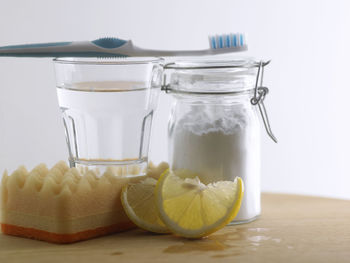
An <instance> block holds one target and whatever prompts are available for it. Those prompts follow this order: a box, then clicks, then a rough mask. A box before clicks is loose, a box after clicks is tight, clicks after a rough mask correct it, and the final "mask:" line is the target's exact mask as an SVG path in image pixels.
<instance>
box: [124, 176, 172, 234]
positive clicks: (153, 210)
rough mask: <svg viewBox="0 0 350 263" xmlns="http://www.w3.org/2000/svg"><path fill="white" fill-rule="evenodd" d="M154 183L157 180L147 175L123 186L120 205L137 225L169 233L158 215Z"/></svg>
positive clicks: (157, 231)
mask: <svg viewBox="0 0 350 263" xmlns="http://www.w3.org/2000/svg"><path fill="white" fill-rule="evenodd" d="M156 183H157V180H155V179H154V178H151V177H147V178H146V179H143V180H142V181H139V182H137V183H129V184H128V185H126V186H124V187H123V190H122V193H121V201H122V205H123V207H124V211H125V213H126V214H127V216H128V217H129V219H130V220H131V221H132V222H133V223H134V224H135V225H137V226H138V227H140V228H142V229H144V230H147V231H151V232H155V233H169V232H170V231H169V230H168V228H167V227H166V226H165V225H164V223H163V222H162V220H161V219H160V218H159V216H158V211H157V207H156V202H155V198H154V189H155V187H156Z"/></svg>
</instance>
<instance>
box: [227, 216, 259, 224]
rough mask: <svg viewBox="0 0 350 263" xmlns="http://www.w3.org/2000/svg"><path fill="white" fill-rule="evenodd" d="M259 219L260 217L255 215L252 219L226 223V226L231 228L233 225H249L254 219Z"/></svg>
mask: <svg viewBox="0 0 350 263" xmlns="http://www.w3.org/2000/svg"><path fill="white" fill-rule="evenodd" d="M259 217H260V215H257V216H255V217H253V218H249V219H246V220H238V221H235V220H232V221H231V222H230V223H228V224H227V225H228V226H233V225H240V224H247V223H250V222H252V221H254V220H256V219H258V218H259Z"/></svg>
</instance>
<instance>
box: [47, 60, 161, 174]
mask: <svg viewBox="0 0 350 263" xmlns="http://www.w3.org/2000/svg"><path fill="white" fill-rule="evenodd" d="M54 65H55V73H56V84H57V85H56V86H57V97H58V104H59V107H60V110H61V112H62V117H63V124H64V129H65V134H66V142H67V146H68V153H69V158H68V159H69V164H70V166H71V167H77V168H84V169H85V168H87V169H97V170H98V171H100V172H103V171H105V170H106V168H108V167H117V168H118V167H119V168H121V169H122V171H123V175H126V176H127V175H142V174H144V171H145V168H146V167H147V161H148V149H149V142H150V133H151V126H152V117H153V113H154V111H155V109H156V106H157V100H158V94H159V92H160V87H161V78H162V71H163V60H162V59H160V58H104V59H102V58H59V59H55V60H54Z"/></svg>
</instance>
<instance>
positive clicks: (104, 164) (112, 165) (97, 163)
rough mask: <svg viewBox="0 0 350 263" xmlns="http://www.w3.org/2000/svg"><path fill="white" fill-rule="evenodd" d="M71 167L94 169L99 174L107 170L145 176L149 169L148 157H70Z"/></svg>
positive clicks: (83, 170)
mask: <svg viewBox="0 0 350 263" xmlns="http://www.w3.org/2000/svg"><path fill="white" fill-rule="evenodd" d="M69 165H70V167H75V168H77V169H78V170H79V171H81V172H86V171H88V170H92V171H94V172H95V173H96V174H97V175H102V174H104V173H106V172H109V173H112V174H114V175H117V176H132V177H134V176H144V175H145V174H146V169H147V165H148V164H147V159H140V160H138V159H136V160H111V159H108V160H105V159H97V160H96V159H70V160H69Z"/></svg>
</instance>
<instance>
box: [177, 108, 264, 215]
mask: <svg viewBox="0 0 350 263" xmlns="http://www.w3.org/2000/svg"><path fill="white" fill-rule="evenodd" d="M248 107H249V106H248ZM248 107H246V106H244V105H242V104H238V105H229V106H228V107H224V106H222V105H220V106H211V107H210V106H203V105H199V106H198V105H197V106H193V107H192V109H191V110H190V111H189V112H188V113H187V114H186V115H184V116H183V117H182V118H181V119H180V120H178V121H177V122H176V123H175V125H173V127H171V128H170V162H171V167H172V169H174V170H176V169H189V170H191V171H194V172H196V173H198V175H199V177H200V179H201V181H203V182H204V183H210V182H215V181H219V180H224V181H227V180H229V181H233V180H234V179H235V177H236V176H239V177H241V178H242V179H243V182H244V190H245V192H244V197H243V201H242V206H241V209H240V211H239V213H238V215H237V217H236V218H235V219H234V221H233V222H235V221H236V222H238V221H249V220H252V219H254V218H255V217H257V216H258V215H260V211H261V208H260V132H259V127H258V125H259V122H258V119H257V116H256V115H255V112H254V111H253V110H252V108H248ZM250 107H251V106H250Z"/></svg>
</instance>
